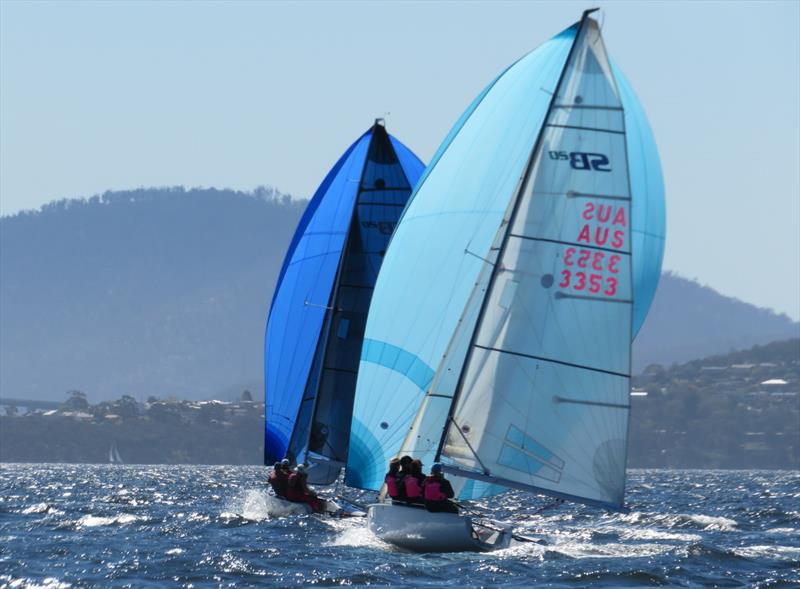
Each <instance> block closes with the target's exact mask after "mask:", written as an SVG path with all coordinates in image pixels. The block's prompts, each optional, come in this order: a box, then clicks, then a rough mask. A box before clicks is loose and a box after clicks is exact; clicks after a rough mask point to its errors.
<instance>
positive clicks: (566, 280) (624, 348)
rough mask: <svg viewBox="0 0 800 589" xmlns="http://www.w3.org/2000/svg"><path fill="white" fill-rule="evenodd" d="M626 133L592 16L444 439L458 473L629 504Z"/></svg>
mask: <svg viewBox="0 0 800 589" xmlns="http://www.w3.org/2000/svg"><path fill="white" fill-rule="evenodd" d="M625 131H626V129H625V118H624V113H623V107H622V101H621V99H620V95H619V91H618V89H617V86H616V83H615V81H614V76H613V74H612V70H611V66H610V64H609V61H608V58H607V56H606V54H605V49H604V46H603V41H602V39H601V37H600V34H599V30H598V27H597V24H596V22H595V21H594V20H593V19H591V18H588V17H585V18H584V19H583V21H582V23H581V28H580V33H579V35H578V38H577V39H576V41H575V44H574V47H573V49H572V52H571V55H570V58H569V61H568V63H567V65H566V68H565V69H564V72H563V76H562V79H561V81H560V83H559V84H558V87H557V91H556V93H555V95H554V96H553V99H552V104H551V107H550V111H549V113H548V116H547V118H546V122H545V125H544V127H543V129H542V131H541V134H540V136H539V139H538V141H537V143H536V147H535V149H534V152H533V154H532V158H531V160H530V162H529V166H528V169H527V171H526V173H525V175H524V176H523V181H522V183H521V186H520V189H519V191H518V194H517V195H516V197H515V199H514V200H513V202H512V203H511V206H510V207H509V211H508V213H507V215H506V218H505V220H504V223H503V224H502V225H501V228H500V231H499V233H498V237H497V239H496V241H495V246H496V247H497V249H498V252H499V253H498V257H497V259H496V261H495V263H494V264H493V266H492V271H491V276H490V278H489V280H488V289H487V292H486V294H485V295H483V301H482V308H481V310H480V312H479V317H478V322H477V325H476V328H475V330H474V331H473V332H472V334H471V341H470V344H469V347H468V351H467V359H466V362H465V363H464V367H463V370H462V372H461V375H460V379H459V385H458V387H457V392H456V400H455V402H454V404H453V407H452V411H451V415H450V416H449V420H448V422H447V428H446V430H445V436H444V439H443V440H442V442H443V444H442V447H441V457H442V459H444V460H445V461H447V463H448V466H447V468H446V470H448V471H449V472H451V473H456V474H460V475H463V476H467V477H469V478H476V479H479V480H486V481H490V482H495V483H498V484H501V485H505V486H512V487H518V488H523V489H530V490H534V491H544V492H548V493H550V494H553V495H556V496H560V497H565V498H570V499H575V500H579V501H583V502H585V503H593V504H601V505H604V506H607V507H611V508H621V506H622V502H623V496H624V484H625V459H626V444H627V429H628V414H629V409H630V406H629V399H628V397H629V379H630V361H631V355H630V348H631V339H632V302H633V292H632V291H633V285H632V276H631V269H632V266H631V227H630V220H631V208H630V203H631V192H630V186H629V177H628V162H627V148H626V133H625Z"/></svg>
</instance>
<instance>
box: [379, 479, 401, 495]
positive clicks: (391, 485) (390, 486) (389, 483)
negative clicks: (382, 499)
mask: <svg viewBox="0 0 800 589" xmlns="http://www.w3.org/2000/svg"><path fill="white" fill-rule="evenodd" d="M383 482H384V483H386V491H387V492H388V493H389V497H392V498H395V497H398V496H399V495H400V493H399V492H398V490H397V479H396V478H395V476H394V475H393V474H392V473H389V474H387V475H386V476H385V477H383Z"/></svg>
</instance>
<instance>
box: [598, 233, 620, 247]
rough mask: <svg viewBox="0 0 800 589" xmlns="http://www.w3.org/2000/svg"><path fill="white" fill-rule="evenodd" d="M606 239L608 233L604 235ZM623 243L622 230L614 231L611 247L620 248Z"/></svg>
mask: <svg viewBox="0 0 800 589" xmlns="http://www.w3.org/2000/svg"><path fill="white" fill-rule="evenodd" d="M606 232H608V229H606ZM606 237H608V233H606ZM623 243H625V232H624V231H623V230H622V229H617V230H616V231H614V239H613V240H612V241H611V247H616V248H620V247H622V244H623ZM600 245H602V244H600Z"/></svg>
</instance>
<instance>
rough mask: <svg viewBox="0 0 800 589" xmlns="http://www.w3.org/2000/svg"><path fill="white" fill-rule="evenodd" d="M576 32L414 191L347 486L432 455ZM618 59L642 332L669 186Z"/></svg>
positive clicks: (369, 484) (551, 49)
mask: <svg viewBox="0 0 800 589" xmlns="http://www.w3.org/2000/svg"><path fill="white" fill-rule="evenodd" d="M576 32H577V25H575V26H573V27H570V28H569V29H567V30H565V31H563V32H562V33H560V34H559V35H557V36H556V37H554V38H553V39H551V40H550V41H548V42H547V43H545V44H544V45H542V46H540V47H539V48H537V49H536V50H535V51H533V52H532V53H529V54H528V55H526V56H525V57H523V58H522V59H520V60H519V61H518V62H516V63H515V64H513V65H512V66H510V67H509V68H508V69H507V70H506V71H505V72H503V73H502V74H501V75H500V76H499V77H498V78H497V79H496V80H494V81H493V82H492V83H491V84H489V85H488V86H487V87H486V89H485V90H484V91H483V92H482V93H481V94H480V95H479V96H478V97H477V98H476V99H475V100H474V101H473V103H472V104H471V105H470V106H469V108H467V110H466V111H465V112H464V114H463V115H462V116H461V118H460V119H459V120H458V122H457V123H456V125H455V126H454V128H453V129H452V130H451V131H450V133H449V134H448V136H447V137H446V138H445V140H444V142H443V143H442V145H441V146H440V148H439V150H438V151H437V153H436V154H435V155H434V157H433V159H432V161H431V163H430V165H429V166H428V168H427V170H426V172H425V174H424V175H423V178H422V180H421V181H420V184H419V186H418V187H417V190H416V191H415V193H414V195H412V200H411V202H410V203H409V206H408V208H407V209H406V212H405V213H404V216H403V218H402V219H401V222H400V225H399V226H398V228H397V231H396V232H395V236H394V237H393V241H392V244H393V246H392V250H391V251H390V252H389V255H388V256H387V259H386V260H385V262H384V266H383V269H382V272H381V276H380V278H379V280H378V284H377V286H376V292H375V295H374V297H373V301H372V306H371V309H370V316H369V320H368V323H367V332H366V336H365V345H364V349H363V351H362V358H361V367H360V372H359V379H358V385H357V392H356V403H355V412H354V419H353V426H352V428H353V432H354V434H353V438H352V440H351V455H350V456H351V458H350V461H349V469H348V475H347V476H348V484H351V485H354V486H359V487H363V488H370V489H377V488H379V487H380V485H381V484H382V481H383V474H384V471H385V465H386V462H387V461H388V460H389V459H390V458H392V457H393V456H396V455H398V454H410V455H412V456H414V457H416V458H420V459H422V460H423V462H425V464H430V462H431V461H432V460H433V458H434V456H435V453H436V448H437V446H438V443H439V440H440V438H441V432H442V429H443V428H444V425H445V421H446V418H447V413H448V408H449V407H450V405H451V399H452V396H453V394H454V391H455V383H456V382H457V379H458V375H460V373H461V371H462V370H461V369H462V366H463V362H464V358H465V355H466V348H467V344H468V342H469V339H470V334H471V333H472V332H473V331H474V326H475V321H476V318H477V309H479V308H480V304H481V303H482V293H481V292H480V290H481V289H482V288H483V287H484V285H485V283H486V281H487V280H488V276H489V275H488V274H487V273H486V271H487V269H491V267H492V264H493V263H494V256H495V255H496V252H497V247H494V248H493V247H492V242H493V239H494V238H495V237H496V236H497V235H498V228H500V226H501V224H502V222H503V217H504V213H506V212H507V208H508V206H509V204H510V203H511V200H512V197H513V196H514V195H515V193H516V189H517V184H518V181H519V179H520V177H521V176H522V173H523V171H524V168H525V165H526V163H527V158H528V157H529V156H530V153H531V150H532V148H533V144H534V142H535V140H536V137H537V136H538V133H539V130H540V128H541V126H542V124H543V122H544V117H545V114H546V112H547V109H548V105H549V102H550V98H551V96H552V93H553V92H554V91H555V87H556V84H557V83H558V80H559V76H560V74H561V72H562V70H563V69H564V65H565V62H566V60H567V55H568V53H569V51H570V48H571V47H572V44H573V41H574V39H575V35H576ZM612 68H613V73H614V76H615V77H616V81H617V86H618V96H619V99H620V100H621V101H622V105H623V108H624V124H625V129H626V133H627V145H626V148H627V149H626V151H627V157H628V158H629V159H630V161H631V165H632V166H633V169H632V171H631V174H630V193H631V194H632V195H633V197H634V198H633V209H632V211H631V215H632V219H631V221H630V224H631V232H630V234H631V240H632V243H631V247H632V249H633V252H634V267H633V285H634V291H635V295H634V317H633V324H634V328H633V331H634V334H635V332H637V331H638V330H639V328H640V326H641V324H642V323H643V321H644V319H645V317H646V315H647V311H648V309H649V306H650V303H651V301H652V298H653V294H654V293H655V289H656V286H657V284H658V278H659V275H660V269H661V259H662V256H663V247H664V187H663V180H662V177H661V167H660V163H659V159H658V153H657V151H656V146H655V142H654V139H653V135H652V132H651V131H650V128H649V125H648V123H647V119H646V117H645V114H644V111H643V109H642V107H641V105H640V103H639V101H638V100H637V98H636V96H635V94H634V93H633V91H632V90H631V88H630V86H629V84H628V83H627V81H626V80H625V79H624V77H622V74H621V72H620V71H619V70H618V69H617V68H616V66H613V64H612ZM476 293H477V294H478V295H480V296H478V297H477V299H476ZM476 304H477V305H478V306H477V309H476ZM464 334H466V336H465V335H464ZM465 337H466V341H465ZM454 375H455V378H454ZM426 393H427V396H426ZM387 398H388V400H387ZM499 489H500V488H499V487H497V486H495V485H488V484H481V483H480V482H479V481H472V480H469V481H466V482H465V483H464V485H463V487H462V488H461V490H460V493H459V496H460V497H461V498H476V497H480V496H485V495H488V494H491V493H494V492H497V491H498V490H499Z"/></svg>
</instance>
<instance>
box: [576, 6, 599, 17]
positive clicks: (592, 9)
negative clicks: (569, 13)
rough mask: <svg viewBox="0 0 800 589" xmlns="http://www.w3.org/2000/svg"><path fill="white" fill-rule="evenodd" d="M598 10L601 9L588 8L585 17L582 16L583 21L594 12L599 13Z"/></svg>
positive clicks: (584, 13) (584, 12)
mask: <svg viewBox="0 0 800 589" xmlns="http://www.w3.org/2000/svg"><path fill="white" fill-rule="evenodd" d="M598 10H600V7H597V8H587V9H586V10H584V11H583V15H582V16H581V19H584V18H586V17H588V16H589V15H590V14H592V13H593V12H597V11H598Z"/></svg>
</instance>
